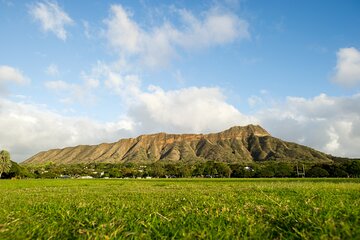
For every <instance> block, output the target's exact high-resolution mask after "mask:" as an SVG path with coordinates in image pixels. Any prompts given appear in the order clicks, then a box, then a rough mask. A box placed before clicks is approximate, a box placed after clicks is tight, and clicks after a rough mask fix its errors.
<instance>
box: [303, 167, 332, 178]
mask: <svg viewBox="0 0 360 240" xmlns="http://www.w3.org/2000/svg"><path fill="white" fill-rule="evenodd" d="M329 175H330V174H329V172H328V171H326V170H325V169H323V168H322V167H319V166H314V167H312V168H311V169H310V170H309V171H307V172H306V176H307V177H328V176H329Z"/></svg>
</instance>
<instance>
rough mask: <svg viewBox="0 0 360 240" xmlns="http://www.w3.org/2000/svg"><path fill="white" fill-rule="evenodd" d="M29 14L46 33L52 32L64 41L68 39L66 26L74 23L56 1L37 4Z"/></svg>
mask: <svg viewBox="0 0 360 240" xmlns="http://www.w3.org/2000/svg"><path fill="white" fill-rule="evenodd" d="M29 13H30V15H31V16H32V17H33V19H34V20H35V21H38V22H39V23H40V25H41V28H42V30H43V31H44V32H52V33H54V34H55V35H56V36H57V37H58V38H60V39H61V40H63V41H65V40H66V38H67V32H66V30H65V26H66V25H71V24H73V22H74V21H73V20H72V19H71V18H70V17H69V15H68V14H67V13H66V12H65V11H64V10H63V9H62V8H61V7H60V6H59V5H58V4H57V2H56V1H42V2H37V3H35V4H34V5H32V6H31V7H30V9H29Z"/></svg>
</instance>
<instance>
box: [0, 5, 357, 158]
mask: <svg viewBox="0 0 360 240" xmlns="http://www.w3.org/2000/svg"><path fill="white" fill-rule="evenodd" d="M359 11H360V2H359V1H349V0H347V1H335V0H334V1H291V2H289V1H255V0H254V1H251V0H247V1H236V0H227V1H172V2H170V1H145V0H143V1H85V0H82V1H66V0H62V1H12V0H0V36H1V37H0V41H1V42H0V43H1V44H0V127H1V128H2V129H7V131H5V132H4V131H2V134H1V135H0V148H5V149H8V150H9V151H10V152H11V154H12V156H13V159H14V160H16V161H22V160H25V159H26V158H27V157H29V156H31V155H33V154H35V153H37V152H38V151H41V150H47V149H49V148H60V147H65V146H72V145H78V144H96V143H100V142H104V141H105V142H112V141H117V140H118V139H120V138H124V137H135V136H137V135H139V134H146V133H153V132H159V131H165V132H174V133H185V132H186V133H189V132H196V133H199V132H204V133H207V132H215V131H221V130H224V129H226V128H228V127H230V126H233V125H246V124H249V123H254V124H260V125H262V126H263V127H265V128H266V129H267V130H268V131H269V132H270V133H271V134H272V135H274V136H275V137H279V138H282V139H285V140H289V141H294V142H297V143H300V144H305V145H308V146H310V147H313V148H316V149H318V150H321V151H325V152H327V153H330V154H334V155H340V156H349V157H359V156H360V150H359V148H358V146H359V144H360V94H359V85H360V28H359V27H358V26H359V25H360V15H359V14H358V13H359Z"/></svg>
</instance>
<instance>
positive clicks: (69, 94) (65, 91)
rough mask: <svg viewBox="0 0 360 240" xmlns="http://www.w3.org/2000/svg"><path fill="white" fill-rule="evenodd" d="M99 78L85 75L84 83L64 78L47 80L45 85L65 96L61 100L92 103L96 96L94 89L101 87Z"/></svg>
mask: <svg viewBox="0 0 360 240" xmlns="http://www.w3.org/2000/svg"><path fill="white" fill-rule="evenodd" d="M99 84H100V82H99V80H97V79H92V78H89V77H87V76H83V83H82V84H75V83H68V82H65V81H62V80H55V81H47V82H45V84H44V85H45V87H46V88H47V89H50V90H53V91H56V92H57V93H58V94H61V95H64V96H65V97H63V98H61V99H60V102H62V103H65V104H71V103H74V102H80V103H86V104H88V103H90V102H94V101H95V99H96V96H95V95H94V94H93V91H94V90H95V89H97V88H98V87H99Z"/></svg>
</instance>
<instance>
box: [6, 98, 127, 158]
mask: <svg viewBox="0 0 360 240" xmlns="http://www.w3.org/2000/svg"><path fill="white" fill-rule="evenodd" d="M0 128H1V129H3V131H2V133H1V134H0V149H7V150H9V151H10V152H11V154H12V158H13V160H15V161H23V160H25V159H26V158H28V157H30V156H32V155H33V154H35V153H37V152H39V151H43V150H48V149H52V148H60V147H68V146H74V145H78V144H98V143H101V142H113V141H116V140H118V139H119V138H120V137H126V136H129V135H131V133H132V130H133V124H132V122H131V121H130V120H128V119H126V118H122V119H119V120H118V121H114V122H97V121H94V120H92V119H88V118H82V117H66V116H63V115H61V114H59V113H56V112H54V111H51V110H49V109H47V108H46V107H45V106H41V105H35V104H28V103H19V102H13V101H9V100H6V99H1V98H0Z"/></svg>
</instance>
